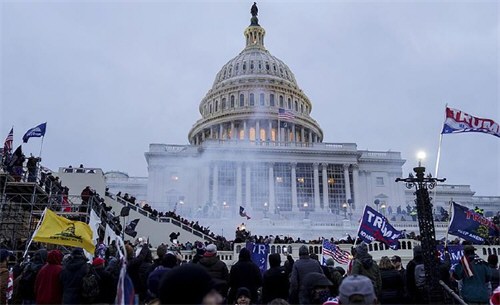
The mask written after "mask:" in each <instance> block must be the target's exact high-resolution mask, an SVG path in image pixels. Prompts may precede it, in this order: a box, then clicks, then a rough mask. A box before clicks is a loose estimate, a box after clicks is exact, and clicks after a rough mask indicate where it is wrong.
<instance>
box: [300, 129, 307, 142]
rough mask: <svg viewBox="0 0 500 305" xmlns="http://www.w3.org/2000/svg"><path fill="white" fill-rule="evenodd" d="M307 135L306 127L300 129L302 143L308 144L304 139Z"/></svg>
mask: <svg viewBox="0 0 500 305" xmlns="http://www.w3.org/2000/svg"><path fill="white" fill-rule="evenodd" d="M305 133H306V131H305V129H304V127H302V128H301V129H300V140H301V141H302V143H305V142H306V141H305V139H304V135H305Z"/></svg>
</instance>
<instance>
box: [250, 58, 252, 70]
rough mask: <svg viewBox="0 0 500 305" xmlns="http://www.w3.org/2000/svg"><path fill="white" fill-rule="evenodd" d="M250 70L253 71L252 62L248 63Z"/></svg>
mask: <svg viewBox="0 0 500 305" xmlns="http://www.w3.org/2000/svg"><path fill="white" fill-rule="evenodd" d="M250 70H253V60H251V61H250Z"/></svg>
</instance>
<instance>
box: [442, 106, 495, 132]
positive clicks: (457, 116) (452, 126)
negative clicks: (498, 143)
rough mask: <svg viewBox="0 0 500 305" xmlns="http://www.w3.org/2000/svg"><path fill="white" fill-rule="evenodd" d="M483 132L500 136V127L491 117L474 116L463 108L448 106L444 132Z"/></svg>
mask: <svg viewBox="0 0 500 305" xmlns="http://www.w3.org/2000/svg"><path fill="white" fill-rule="evenodd" d="M461 132H482V133H487V134H491V135H494V136H497V137H500V127H499V125H498V124H497V123H495V121H493V120H491V119H484V118H479V117H475V116H472V115H470V114H467V113H465V112H463V111H461V110H458V109H453V108H449V107H446V119H445V121H444V125H443V130H442V131H441V133H442V134H447V133H461Z"/></svg>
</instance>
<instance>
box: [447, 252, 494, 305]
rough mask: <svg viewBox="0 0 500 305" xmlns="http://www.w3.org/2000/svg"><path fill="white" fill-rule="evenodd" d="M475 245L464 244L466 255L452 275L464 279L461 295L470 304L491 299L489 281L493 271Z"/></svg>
mask: <svg viewBox="0 0 500 305" xmlns="http://www.w3.org/2000/svg"><path fill="white" fill-rule="evenodd" d="M475 250H476V248H474V246H473V245H466V246H464V256H463V257H462V258H461V259H460V264H458V265H457V266H456V267H455V270H454V271H453V274H452V277H453V278H454V279H455V280H457V281H462V289H461V291H460V295H461V296H462V297H463V299H464V301H465V302H466V303H468V304H472V303H478V304H487V303H488V301H489V298H490V296H489V291H488V282H489V281H490V279H491V271H490V268H489V267H488V264H487V263H486V262H485V261H484V260H482V259H481V258H480V257H479V256H477V255H476V253H475Z"/></svg>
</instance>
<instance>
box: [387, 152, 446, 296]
mask: <svg viewBox="0 0 500 305" xmlns="http://www.w3.org/2000/svg"><path fill="white" fill-rule="evenodd" d="M419 159H420V160H419V162H418V166H417V167H415V168H413V171H414V172H415V176H414V175H413V174H411V173H410V174H409V175H408V178H404V179H403V178H397V179H396V182H405V184H406V187H407V188H408V189H412V188H415V190H416V191H415V195H416V199H415V203H416V205H417V216H418V226H419V229H420V236H421V243H420V244H421V246H422V253H423V258H424V269H425V287H424V289H425V292H424V294H423V295H424V296H425V297H426V298H428V300H427V301H428V303H433V304H436V303H440V302H442V295H443V290H442V288H441V285H440V284H439V265H438V261H437V260H436V246H437V242H436V231H435V227H434V219H433V217H432V203H431V198H430V197H429V191H428V190H431V189H433V188H434V187H436V184H437V182H444V181H446V179H438V178H433V177H432V176H431V174H428V175H427V176H425V167H423V166H422V165H421V159H423V155H422V154H419Z"/></svg>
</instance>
